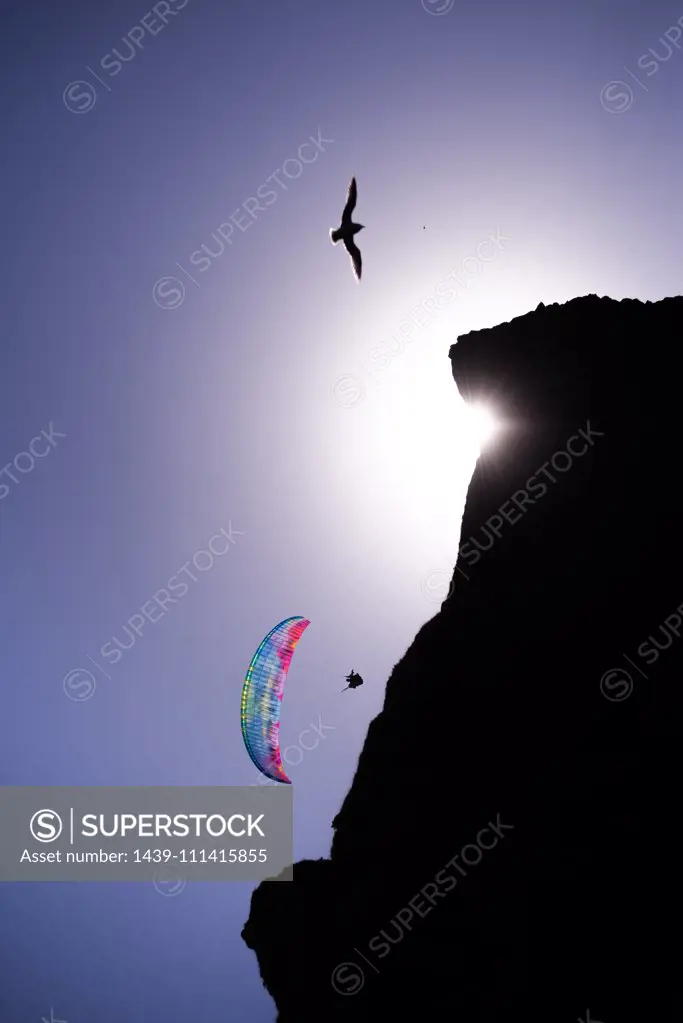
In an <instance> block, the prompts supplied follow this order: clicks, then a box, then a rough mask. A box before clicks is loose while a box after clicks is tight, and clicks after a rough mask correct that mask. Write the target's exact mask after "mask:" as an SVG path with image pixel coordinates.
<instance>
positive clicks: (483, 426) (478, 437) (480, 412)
mask: <svg viewBox="0 0 683 1023" xmlns="http://www.w3.org/2000/svg"><path fill="white" fill-rule="evenodd" d="M466 419H467V424H468V425H467V429H468V432H469V433H470V436H471V438H472V443H473V444H474V445H475V446H476V447H477V448H478V449H479V450H480V451H481V449H482V448H484V447H487V446H488V445H489V444H490V443H491V441H492V440H493V438H494V437H495V435H496V433H497V432H498V430H499V429H500V423H499V422H498V420H497V419H496V416H495V415H494V413H493V411H492V410H491V409H490V408H489V407H488V406H486V405H480V404H476V405H468V406H467V410H466Z"/></svg>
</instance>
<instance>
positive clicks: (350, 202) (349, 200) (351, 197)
mask: <svg viewBox="0 0 683 1023" xmlns="http://www.w3.org/2000/svg"><path fill="white" fill-rule="evenodd" d="M357 200H358V188H357V187H356V179H355V178H351V184H350V185H349V194H348V196H347V197H346V206H345V207H344V212H343V213H342V224H344V223H347V222H348V221H350V220H351V214H352V213H353V211H354V209H355V208H356V202H357Z"/></svg>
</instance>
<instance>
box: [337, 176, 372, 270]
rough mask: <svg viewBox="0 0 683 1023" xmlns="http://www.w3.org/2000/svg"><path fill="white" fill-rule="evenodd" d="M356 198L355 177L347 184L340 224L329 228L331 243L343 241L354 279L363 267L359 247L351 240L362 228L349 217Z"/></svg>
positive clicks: (361, 225)
mask: <svg viewBox="0 0 683 1023" xmlns="http://www.w3.org/2000/svg"><path fill="white" fill-rule="evenodd" d="M357 199H358V188H357V186H356V179H355V178H351V184H350V185H349V194H348V196H347V198H346V206H345V207H344V212H343V213H342V218H341V224H340V225H339V227H338V228H337V229H336V231H335V230H332V229H330V238H331V239H332V244H333V245H336V244H337V242H344V247H345V248H346V251H347V252H348V254H349V256H350V257H351V266H352V267H353V272H354V274H355V275H356V280H358V281H359V280H360V275H361V271H362V269H363V257H362V256H361V254H360V249H359V248H358V246H357V245H356V243H355V241H354V240H353V238H354V235H356V234H358V232H359V231H362V230H363V227H364V225H363V224H354V222H353V220H352V219H351V214H352V213H353V211H354V209H355V207H356V201H357Z"/></svg>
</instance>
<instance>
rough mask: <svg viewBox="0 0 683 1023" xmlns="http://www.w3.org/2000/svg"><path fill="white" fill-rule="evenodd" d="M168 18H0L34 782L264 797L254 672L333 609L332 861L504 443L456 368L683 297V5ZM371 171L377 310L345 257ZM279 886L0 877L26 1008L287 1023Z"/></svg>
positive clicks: (323, 661) (13, 397)
mask: <svg viewBox="0 0 683 1023" xmlns="http://www.w3.org/2000/svg"><path fill="white" fill-rule="evenodd" d="M156 8H157V10H156V11H155V10H154V5H150V6H146V5H145V3H144V2H138V0H135V2H133V0H120V2H118V3H117V4H115V5H101V6H99V5H98V6H93V5H92V4H86V3H85V2H84V0H73V2H70V3H64V4H53V3H47V2H42V0H37V2H35V3H32V4H30V5H26V4H23V3H19V2H14V3H12V2H8V3H6V4H5V5H4V6H3V12H2V15H1V17H2V32H1V33H0V37H1V41H0V48H1V49H2V59H1V61H0V66H1V67H2V69H3V76H4V79H5V81H4V88H3V89H2V93H1V96H2V98H1V99H0V103H1V104H2V113H3V118H2V122H3V128H4V131H3V135H2V139H1V140H0V148H1V149H2V152H1V154H0V165H1V166H2V168H3V181H4V187H3V196H2V225H3V231H2V237H3V244H4V256H5V258H4V261H3V263H4V273H3V276H2V313H3V316H2V320H3V324H2V325H3V331H2V345H1V347H0V370H1V373H2V377H1V379H2V384H3V400H2V403H1V404H0V424H1V427H2V428H1V430H0V444H1V446H2V451H1V452H0V463H1V464H2V466H4V467H5V468H4V469H3V472H2V475H0V484H1V485H0V565H1V566H2V573H1V580H2V582H1V585H0V599H1V601H2V607H1V610H2V620H3V622H4V643H3V648H2V654H1V657H2V668H3V670H2V683H3V688H2V693H3V702H4V714H3V722H4V726H3V730H2V736H3V742H2V747H1V753H0V765H1V770H2V774H1V777H2V783H3V784H6V785H46V784H54V785H144V784H149V785H166V784H167V785H201V784H213V785H245V784H252V783H253V782H254V781H255V780H256V779H255V777H254V774H255V772H254V768H253V766H252V764H251V762H250V760H249V758H248V756H247V755H246V752H245V750H244V748H243V745H242V740H241V736H240V730H239V699H240V692H241V686H242V681H243V678H244V673H245V671H246V668H247V666H248V664H249V661H250V658H251V656H252V654H253V653H254V651H255V649H256V647H257V646H258V643H259V641H260V640H261V638H262V637H263V635H265V633H266V632H267V631H268V630H269V629H270V628H271V627H272V626H273V625H274V624H276V623H277V622H278V621H280V620H281V619H283V618H286V617H289V616H291V615H296V614H302V615H304V616H305V617H307V618H309V619H310V620H311V626H310V627H309V628H308V629H307V631H306V632H305V633H304V636H303V638H302V639H301V641H300V643H299V646H298V647H297V651H296V654H295V658H294V661H293V664H292V670H291V673H290V678H289V682H288V687H287V691H286V694H285V701H284V704H283V716H282V741H283V746H284V745H288V746H289V747H291V748H292V749H294V750H295V748H296V747H297V746H298V741H299V736H300V734H301V731H302V730H303V729H306V728H311V727H312V726H313V725H315V724H317V725H318V727H320V726H321V725H324V726H325V728H324V731H323V734H324V736H325V737H324V739H321V741H320V743H319V745H318V746H317V747H316V748H315V749H314V750H312V751H310V752H306V753H305V755H303V757H302V759H301V762H300V763H299V762H297V761H298V760H299V755H298V754H297V753H296V752H292V753H291V754H290V759H291V760H292V763H291V764H290V766H289V768H288V773H289V774H290V777H292V780H293V782H294V787H295V855H296V856H297V857H298V858H299V857H311V856H320V855H325V854H326V853H327V852H328V850H329V844H330V838H331V829H330V821H331V819H332V817H333V816H334V814H335V812H336V811H337V809H338V807H339V804H340V802H341V800H342V798H343V795H344V793H345V791H346V790H347V788H348V785H349V783H350V781H351V778H352V776H353V771H354V769H355V765H356V760H357V756H358V753H359V751H360V748H361V745H362V742H363V739H364V736H365V732H366V729H367V725H368V723H369V721H370V720H371V719H372V717H373V716H375V715H376V714H377V712H378V711H379V710H380V707H381V704H382V699H383V687H384V683H385V681H386V678H387V676H388V674H389V672H390V670H391V668H392V666H393V664H394V663H395V662H396V661H397V660H398V659H399V658H400V657H401V656H402V654H403V653H404V651H405V649H406V647H407V646H408V645H409V643H410V641H411V640H412V638H413V635H414V633H415V631H416V630H417V629H418V628H419V627H420V625H421V624H423V623H424V621H426V620H427V619H428V618H430V617H431V616H432V615H433V614H434V613H436V611H437V610H438V606H439V600H440V598H441V597H443V596H444V595H445V589H446V586H447V583H445V580H446V579H447V578H450V574H451V569H452V564H453V560H454V556H455V552H456V550H457V545H458V532H459V525H460V517H461V514H462V507H463V502H464V497H465V491H466V486H467V480H468V478H469V474H470V473H471V470H472V467H473V464H474V457H475V450H476V449H475V447H474V440H473V438H472V436H471V434H470V433H469V432H468V429H467V422H468V421H467V419H466V416H465V414H464V410H463V406H462V403H461V401H460V399H459V397H458V395H457V392H456V389H455V386H454V384H453V383H452V380H451V378H450V367H449V363H448V360H447V353H448V348H449V346H450V344H451V343H453V342H454V341H455V340H456V338H457V336H458V334H462V333H465V332H467V331H469V330H472V329H476V328H478V327H486V326H492V325H494V324H495V323H498V322H501V321H503V320H507V319H510V318H511V317H513V316H516V315H520V314H523V313H525V312H527V311H528V310H530V309H533V308H535V307H536V305H538V303H539V302H541V301H543V302H545V303H546V304H547V303H550V302H555V301H559V302H563V301H566V300H568V299H570V298H572V297H575V296H577V295H582V294H587V293H597V294H600V295H605V294H607V295H611V296H612V297H614V298H622V297H626V296H630V297H639V298H641V299H651V300H657V299H660V298H662V297H664V296H667V295H674V294H677V293H678V292H679V291H680V236H681V220H682V218H683V215H682V209H683V206H682V204H681V201H680V165H681V159H680V157H681V141H680V131H679V127H680V103H681V87H682V83H683V55H682V54H681V51H680V50H679V49H678V48H677V43H678V39H679V38H680V35H679V34H678V33H677V27H676V26H677V23H678V21H679V18H681V17H682V15H683V10H679V9H678V8H677V7H676V6H675V5H674V4H668V3H652V4H649V5H647V7H646V8H643V6H642V4H640V3H635V2H628V3H618V4H617V3H616V2H609V3H607V2H603V0H597V2H596V0H591V2H587V0H581V2H579V3H575V4H571V5H565V6H562V5H560V6H557V5H552V4H546V3H540V2H535V0H533V2H525V3H523V4H521V3H520V4H509V3H501V2H499V0H483V2H482V3H479V4H477V5H465V6H464V7H463V6H462V5H453V6H451V5H450V0H424V3H421V2H420V0H391V2H389V0H381V2H380V0H373V2H368V0H345V2H344V3H341V2H333V0H318V2H316V3H313V2H311V0H287V2H282V0H279V2H275V0H264V2H263V3H260V4H249V5H247V4H224V3H220V2H219V0H187V2H185V0H180V2H177V3H173V2H171V0H169V3H168V4H156ZM440 12H442V13H440ZM681 24H683V21H682V22H681ZM666 33H668V37H667V35H666ZM126 37H127V39H128V42H126V41H125V40H126ZM667 43H668V46H667ZM117 50H118V55H117V53H115V51H117ZM121 57H123V58H126V57H127V58H128V59H127V60H125V59H119V58H121ZM615 83H616V84H615ZM619 83H621V84H619ZM311 139H313V140H317V141H316V143H314V142H312V141H311ZM302 147H304V148H302ZM302 154H303V155H302ZM314 154H315V159H313V156H314ZM306 161H309V162H306ZM352 175H355V176H356V178H357V181H358V194H359V201H358V207H357V210H356V215H357V219H358V220H359V221H360V222H361V223H362V224H364V225H365V231H364V232H363V233H362V234H361V235H360V239H359V241H360V244H361V248H362V252H363V258H364V270H363V280H362V282H361V284H360V285H359V284H357V283H356V281H355V280H354V278H353V276H352V274H351V270H350V267H349V262H348V258H347V256H346V254H345V253H344V252H343V250H341V248H340V247H339V246H337V247H336V248H333V247H332V245H331V244H330V241H329V237H328V230H329V228H330V227H334V226H336V225H337V223H338V220H339V215H340V212H341V208H342V206H343V203H344V199H345V195H346V190H347V187H348V183H349V180H350V178H351V176H352ZM259 190H260V191H259ZM273 194H274V195H275V198H272V195H273ZM250 198H260V200H262V202H261V204H260V208H257V207H256V206H255V205H254V203H253V202H251V203H250V202H249V200H250ZM250 208H251V213H250V212H249V210H250ZM231 217H232V218H233V219H232V220H231ZM221 225H224V226H223V232H224V235H227V237H228V239H229V241H224V242H221V240H220V239H221V236H220V234H218V235H217V232H218V231H219V229H220V228H221ZM423 228H424V229H423ZM217 238H218V240H217ZM204 245H205V246H207V247H208V248H209V250H210V251H211V252H212V253H213V254H214V255H212V256H211V258H208V257H207V258H208V262H207V258H204V259H202V256H203V255H204V256H205V255H206V250H203V249H202V246H204ZM193 254H196V255H195V256H194V257H193ZM168 278H175V279H176V280H175V281H169V280H168ZM191 278H194V280H193V279H191ZM179 282H180V283H179ZM436 296H438V299H439V300H438V301H437V298H436ZM430 300H431V301H430ZM411 316H412V317H413V318H412V319H411ZM43 431H44V432H43ZM46 434H47V437H48V438H50V440H49V442H48V441H47V440H46V439H45V435H46ZM41 436H42V438H43V439H42V440H40V438H41ZM35 438H39V439H38V440H35ZM48 443H49V446H48ZM31 445H33V447H31ZM31 452H34V454H32V453H31ZM26 453H27V454H26ZM222 529H225V530H226V531H227V530H229V529H232V530H233V531H234V543H233V544H232V545H231V546H230V549H229V551H228V552H227V553H226V554H225V555H222V556H220V557H216V558H215V560H214V562H213V563H212V565H211V567H210V568H209V569H208V570H206V571H204V572H199V571H196V570H195V569H191V571H192V572H193V574H194V575H195V579H194V581H193V580H192V579H191V578H189V577H188V576H187V574H185V575H184V576H183V579H185V581H186V583H187V590H186V591H184V592H182V594H179V592H178V591H177V590H176V595H177V597H176V600H175V603H168V604H167V606H166V609H165V610H164V613H163V615H162V616H161V617H157V618H156V620H155V622H154V623H148V624H147V626H146V627H145V628H144V629H143V630H142V634H141V635H140V636H139V637H137V638H136V641H135V642H134V644H133V645H132V646H131V647H130V648H129V649H127V650H124V651H123V652H122V656H121V657H120V658H119V659H117V661H116V663H111V662H110V661H107V660H106V659H105V658H104V657H103V655H102V653H101V651H102V648H103V647H104V646H105V644H107V643H109V644H110V646H109V647H108V649H110V650H111V649H113V647H112V646H111V644H114V645H115V644H116V639H117V638H118V639H120V640H121V641H122V642H125V643H128V642H129V641H128V640H127V639H126V638H125V632H124V629H123V626H124V624H125V623H126V622H127V621H129V620H130V618H131V616H133V615H135V614H139V612H140V609H141V608H142V607H143V605H145V604H147V603H148V602H149V601H150V600H151V599H153V598H154V595H155V594H158V592H159V591H160V590H161V589H163V588H165V587H166V586H167V583H168V581H169V579H170V578H171V577H172V576H174V575H176V573H178V572H179V570H181V569H182V567H183V566H186V565H187V564H188V562H190V564H191V562H192V559H193V558H194V556H195V555H196V554H197V552H198V551H200V550H202V549H206V545H207V543H208V541H209V539H210V538H211V537H212V536H214V535H215V534H218V533H220V531H221V530H222ZM216 546H218V545H216ZM91 659H92V660H91ZM93 661H94V662H97V663H96V664H93ZM351 668H355V669H356V670H358V671H360V672H361V673H362V674H363V676H364V678H365V679H366V685H365V686H364V687H363V688H361V689H359V690H357V691H355V692H348V693H344V694H343V695H342V694H341V693H340V690H341V688H342V687H343V685H344V675H346V674H347V673H348V672H349V671H350V670H351ZM78 669H85V670H87V671H91V673H92V677H93V678H94V679H95V688H94V690H92V693H91V696H90V698H88V699H86V700H83V699H74V698H73V697H74V695H78V693H79V692H82V691H83V690H82V689H79V688H78V687H79V686H82V685H83V684H85V683H84V682H83V679H86V681H87V677H86V676H77V675H70V673H72V672H76V671H77V670H78ZM105 672H107V673H108V675H107V674H105ZM67 676H69V677H70V678H71V680H72V683H71V685H72V687H71V690H70V691H71V698H69V695H68V692H67V690H69V684H68V683H67V684H66V685H65V683H64V679H65V677H67ZM79 680H80V681H79ZM308 741H310V740H308ZM406 756H420V751H419V750H418V749H415V750H408V751H406ZM250 892H251V886H250V885H247V884H227V883H226V884H211V885H208V884H196V885H188V886H187V887H186V888H185V889H184V890H183V891H182V892H181V893H180V894H179V896H178V897H175V898H164V897H162V896H161V895H160V894H159V893H158V892H157V891H156V890H155V889H154V887H153V886H152V885H150V884H130V885H122V884H93V883H88V884H67V883H60V884H4V885H2V886H1V887H0V957H1V959H2V972H3V974H4V977H5V980H4V981H3V986H2V990H1V991H0V1010H1V1011H0V1015H2V1018H3V1020H4V1019H7V1020H11V1021H12V1023H22V1021H26V1023H31V1021H34V1020H35V1021H36V1023H37V1021H38V1020H40V1018H41V1017H42V1016H47V1017H48V1018H49V1012H50V1007H53V1008H54V1013H55V1016H56V1017H59V1018H63V1019H65V1020H67V1021H68V1023H110V1021H115V1020H121V1019H125V1020H126V1023H148V1021H149V1020H150V1019H154V1020H159V1021H161V1020H164V1021H167V1023H180V1021H183V1023H184V1021H185V1020H187V1019H188V1018H192V1019H201V1020H202V1021H203V1023H223V1021H231V1020H245V1019H250V1020H254V1021H264V1023H265V1021H268V1020H272V1019H273V1018H274V1010H273V1006H272V1003H271V1002H270V999H269V998H268V997H267V996H266V995H265V993H264V992H263V990H262V988H261V984H260V980H259V977H258V970H257V966H256V962H255V959H254V958H253V956H252V955H251V954H250V953H249V952H248V950H247V949H246V948H245V947H244V946H243V944H242V942H241V940H240V937H239V932H240V930H241V926H242V923H243V921H244V919H245V917H246V915H247V912H248V903H249V897H250ZM283 940H285V941H286V940H287V938H286V934H283Z"/></svg>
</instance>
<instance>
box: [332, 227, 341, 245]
mask: <svg viewBox="0 0 683 1023" xmlns="http://www.w3.org/2000/svg"><path fill="white" fill-rule="evenodd" d="M341 236H342V233H341V231H333V230H332V228H330V238H331V239H332V243H333V244H334V245H336V244H337V242H338V241H339V239H340V238H341Z"/></svg>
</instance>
